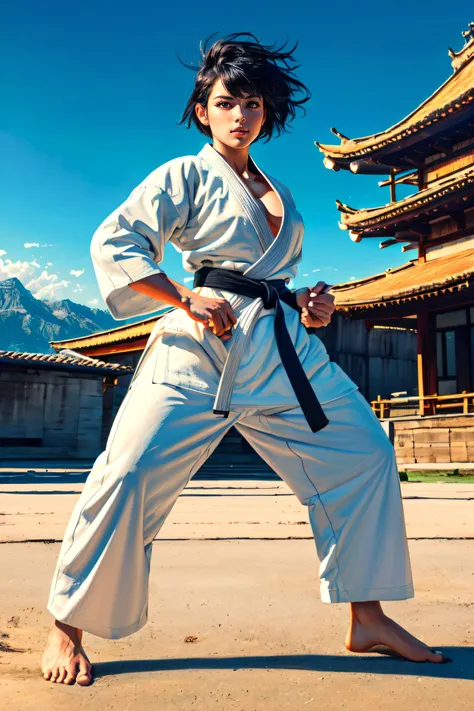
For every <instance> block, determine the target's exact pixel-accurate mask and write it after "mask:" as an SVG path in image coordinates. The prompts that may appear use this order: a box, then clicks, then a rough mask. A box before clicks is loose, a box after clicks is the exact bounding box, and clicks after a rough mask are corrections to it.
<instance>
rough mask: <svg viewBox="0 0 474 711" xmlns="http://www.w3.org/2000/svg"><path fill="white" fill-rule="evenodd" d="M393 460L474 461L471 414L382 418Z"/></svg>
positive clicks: (473, 419) (473, 433)
mask: <svg viewBox="0 0 474 711" xmlns="http://www.w3.org/2000/svg"><path fill="white" fill-rule="evenodd" d="M384 425H385V427H384V428H385V429H387V425H388V430H389V431H388V435H389V437H390V440H391V441H392V442H393V445H394V447H395V453H396V456H397V461H398V462H399V463H400V464H410V463H423V462H425V463H429V462H432V463H442V462H445V463H450V462H473V463H474V414H471V415H445V416H439V415H437V416H433V417H420V416H416V417H413V419H411V418H407V419H400V420H385V422H384Z"/></svg>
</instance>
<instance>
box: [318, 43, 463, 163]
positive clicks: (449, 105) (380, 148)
mask: <svg viewBox="0 0 474 711" xmlns="http://www.w3.org/2000/svg"><path fill="white" fill-rule="evenodd" d="M450 55H451V56H452V58H453V66H454V74H453V75H452V76H451V77H449V79H447V81H446V82H445V83H444V84H443V85H442V86H441V87H439V89H437V90H436V91H435V92H434V94H432V95H431V96H430V97H429V98H428V99H426V100H425V101H424V102H423V103H422V104H420V106H418V108H416V109H415V110H414V111H412V112H411V113H410V114H409V115H408V116H406V117H405V118H404V119H402V120H401V121H399V122H398V123H396V124H394V125H393V126H391V127H390V128H387V129H385V130H384V131H380V132H379V133H374V134H372V135H370V136H364V137H362V138H353V139H349V138H347V137H346V136H343V135H342V134H340V133H339V132H338V131H336V129H331V130H332V132H333V133H335V134H336V135H337V136H339V138H340V139H341V143H340V145H329V144H324V143H319V142H317V141H315V144H316V145H317V146H319V150H320V151H321V152H322V153H324V155H325V165H326V166H327V167H330V168H333V169H336V170H338V169H339V168H345V169H349V168H350V164H351V163H357V162H359V163H360V165H359V170H357V168H355V169H354V166H353V167H352V170H353V171H354V172H361V173H362V172H364V167H365V166H364V163H365V162H367V163H368V164H369V165H368V166H367V169H369V168H370V165H371V164H373V163H375V164H376V163H382V166H381V170H380V171H379V172H382V173H384V172H385V173H386V172H388V171H387V167H398V168H405V169H406V168H410V167H413V164H414V162H410V161H407V160H405V157H406V154H408V155H410V151H413V149H414V148H416V150H418V148H420V143H423V142H426V143H427V145H426V146H423V147H422V153H423V152H427V154H434V153H436V152H439V148H438V151H437V150H436V149H435V148H433V149H431V147H430V144H432V143H434V142H435V139H436V137H437V135H438V134H442V135H443V136H446V135H447V134H450V133H455V131H456V130H457V129H458V128H463V129H464V128H465V127H466V126H468V129H469V131H471V129H472V125H471V126H470V127H469V123H470V121H471V122H472V117H473V116H474V37H471V38H470V40H469V41H468V42H467V44H466V45H465V46H464V47H463V49H462V50H461V51H460V52H458V53H457V54H455V53H454V52H453V50H450ZM471 133H472V131H471ZM461 140H462V139H461V138H459V141H461ZM418 157H419V156H418ZM372 167H373V166H372ZM372 172H375V171H372Z"/></svg>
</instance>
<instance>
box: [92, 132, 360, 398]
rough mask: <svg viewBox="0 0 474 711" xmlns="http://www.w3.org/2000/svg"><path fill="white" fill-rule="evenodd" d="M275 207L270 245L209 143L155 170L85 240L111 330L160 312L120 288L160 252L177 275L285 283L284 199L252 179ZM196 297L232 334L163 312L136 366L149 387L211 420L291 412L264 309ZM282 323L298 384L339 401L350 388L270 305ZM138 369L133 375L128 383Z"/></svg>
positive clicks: (289, 203)
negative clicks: (160, 387)
mask: <svg viewBox="0 0 474 711" xmlns="http://www.w3.org/2000/svg"><path fill="white" fill-rule="evenodd" d="M249 162H251V163H253V166H254V169H255V170H256V172H260V173H261V175H262V176H264V178H265V179H266V180H267V181H268V182H269V183H270V185H271V186H272V188H273V189H274V191H275V193H276V194H277V195H278V197H279V199H280V201H281V203H282V211H283V217H282V222H281V227H280V230H279V232H278V234H277V236H276V237H274V235H273V233H272V231H271V229H270V226H269V224H268V221H267V217H266V212H265V207H264V206H263V204H262V203H261V201H260V200H258V199H257V198H255V197H254V196H253V195H252V193H251V192H250V190H249V189H248V188H247V186H246V185H245V183H244V182H243V181H242V180H241V179H240V178H239V176H238V175H237V173H236V172H235V171H234V170H233V168H231V166H230V165H229V164H228V163H227V161H226V160H225V158H224V157H223V156H222V155H221V154H220V153H219V152H218V151H216V150H215V149H214V148H213V146H212V145H211V144H210V143H206V144H205V145H204V147H203V148H202V150H201V151H200V152H199V153H198V154H197V155H187V156H180V157H178V158H174V159H172V160H170V161H168V162H166V163H163V164H162V165H160V166H159V167H158V168H157V169H156V170H154V171H153V172H152V173H151V174H150V175H149V176H148V177H147V178H145V180H144V181H143V182H142V183H141V184H140V185H138V186H137V187H136V188H135V190H133V192H132V193H131V195H130V196H129V198H128V199H127V200H126V201H125V202H124V203H123V204H122V205H121V206H120V207H118V208H117V209H116V210H115V211H114V212H113V213H112V214H111V215H110V216H109V217H108V218H107V219H106V220H105V221H104V222H103V223H102V224H101V225H100V226H99V228H98V229H97V230H96V232H95V233H94V236H93V238H92V244H91V256H92V261H93V264H94V269H95V272H96V275H97V279H98V283H99V288H100V291H101V294H102V296H103V298H104V300H105V302H106V304H107V306H108V308H109V310H110V312H111V314H112V316H113V317H114V318H116V319H125V318H130V317H131V316H138V315H145V314H149V313H151V312H156V311H157V310H158V309H160V308H162V307H164V306H166V304H164V303H163V302H160V301H158V300H156V299H153V298H151V297H149V296H146V295H145V294H141V293H139V292H137V291H135V290H134V289H131V288H130V284H132V283H133V282H136V281H138V280H140V279H143V278H144V277H147V276H149V275H150V274H161V273H163V270H162V269H161V268H160V266H159V265H160V264H161V262H162V259H163V252H164V247H165V244H166V243H167V242H168V241H169V242H171V243H172V244H173V246H174V247H175V248H176V249H177V250H178V251H179V252H181V253H182V258H183V267H184V269H185V270H186V271H188V272H191V273H193V272H195V271H196V270H197V269H199V268H200V267H201V266H206V265H209V266H214V267H221V268H224V269H237V270H239V271H241V272H244V273H245V274H246V275H248V276H250V277H253V278H254V279H286V280H287V282H289V281H290V279H292V278H293V277H295V276H296V274H297V271H298V268H297V264H298V262H300V261H301V254H302V242H303V233H304V225H303V220H302V217H301V215H300V213H299V212H298V211H297V209H296V206H295V202H294V200H293V197H292V194H291V192H290V190H289V189H288V188H287V187H286V185H284V184H283V183H281V182H280V181H279V180H277V179H276V178H273V177H271V176H269V175H268V174H266V173H264V172H263V171H262V170H261V169H260V168H258V166H257V165H256V163H255V161H254V160H253V159H252V158H251V157H250V156H249ZM195 290H196V291H199V293H201V294H202V295H203V296H220V297H223V298H225V299H227V301H229V303H230V304H231V306H232V308H233V310H234V312H235V314H236V316H237V318H238V323H237V325H236V326H235V327H234V329H233V337H232V338H231V339H229V340H228V341H221V340H220V338H218V337H217V336H216V335H215V334H213V333H212V331H211V330H210V329H207V328H205V327H204V325H203V324H202V323H198V322H197V321H194V320H193V319H191V318H190V317H189V316H188V314H187V313H186V312H185V311H184V310H183V309H179V308H178V309H173V310H172V311H170V312H168V313H167V314H166V315H165V316H163V317H161V318H159V319H158V321H157V323H156V324H155V327H154V329H153V332H152V334H151V336H150V339H149V341H148V343H147V346H146V349H145V351H144V353H143V356H142V361H141V362H143V359H144V358H147V357H152V358H154V359H155V366H154V375H153V382H156V383H169V384H171V385H176V386H179V387H183V388H189V389H191V390H198V391H201V392H204V393H207V394H209V395H211V396H213V397H215V402H214V404H213V407H214V409H216V410H229V409H231V407H232V408H234V409H235V408H236V407H252V406H255V407H260V406H261V407H264V408H265V409H268V408H273V407H274V408H275V411H280V410H282V409H289V408H291V407H298V401H297V399H296V395H295V393H294V391H293V388H292V387H291V384H290V381H289V379H288V376H287V375H286V372H285V370H284V368H283V365H282V363H281V360H280V357H279V354H278V350H277V347H276V343H275V336H274V325H273V320H274V311H275V309H274V308H271V309H264V308H263V302H262V299H260V298H258V299H251V298H249V297H244V296H238V295H237V294H234V293H231V292H228V291H223V290H220V289H211V288H209V287H196V289H195ZM282 307H283V309H284V311H285V320H286V324H287V328H288V331H289V333H290V336H291V338H292V341H293V344H294V346H295V349H296V352H297V353H298V356H299V358H300V361H301V363H302V365H303V368H304V370H305V373H306V375H307V377H308V379H309V380H310V382H311V385H312V387H313V388H314V390H315V393H316V395H317V397H318V399H319V401H320V403H322V404H324V403H325V402H328V401H329V400H334V399H336V398H338V397H342V396H343V395H345V394H347V393H348V392H352V391H353V390H356V389H357V385H356V384H355V383H354V382H353V381H352V380H351V379H350V378H349V377H348V376H347V375H346V374H345V373H344V371H342V370H341V368H339V366H338V365H337V364H335V363H333V362H331V361H330V360H329V357H328V354H327V351H326V349H325V347H324V345H323V343H322V342H321V340H320V339H319V338H318V337H317V335H316V334H309V333H308V332H307V331H306V328H305V327H304V326H303V324H302V323H301V321H300V315H299V313H298V312H297V311H295V310H294V309H292V308H291V307H289V306H288V305H287V304H285V303H283V302H282ZM139 369H140V363H139V364H138V366H137V370H136V372H135V375H134V378H135V377H136V376H137V373H138V371H139Z"/></svg>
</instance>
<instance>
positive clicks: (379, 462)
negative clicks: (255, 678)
mask: <svg viewBox="0 0 474 711" xmlns="http://www.w3.org/2000/svg"><path fill="white" fill-rule="evenodd" d="M153 361H154V359H153V358H146V359H145V360H144V361H143V362H142V363H141V364H140V367H139V372H138V374H136V376H135V377H134V379H133V381H132V383H131V385H130V388H129V390H128V392H127V394H126V396H125V398H124V400H123V402H122V404H121V407H120V409H119V411H118V413H117V416H116V418H115V421H114V424H113V427H112V429H111V432H110V435H109V438H108V441H107V446H106V449H105V451H103V452H102V453H101V454H100V455H99V456H98V458H97V459H96V461H95V463H94V466H93V468H92V471H91V472H90V474H89V476H88V478H87V481H86V482H85V484H84V489H83V491H82V493H81V496H80V497H79V499H78V501H77V503H76V506H75V508H74V511H73V513H72V515H71V518H70V521H69V523H68V526H67V529H66V532H65V535H64V540H63V543H62V547H61V550H60V554H59V558H58V561H57V565H56V570H55V574H54V576H53V581H52V584H51V591H50V596H49V601H48V604H47V608H48V610H49V611H50V612H51V613H52V614H53V615H54V617H55V618H56V619H57V620H60V621H61V622H64V623H66V624H69V625H73V626H74V627H78V628H79V629H82V630H84V631H86V632H89V633H91V634H94V635H97V636H99V637H104V638H107V639H118V638H121V637H126V636H127V635H130V634H133V633H134V632H136V631H137V630H139V629H140V628H141V627H143V626H144V625H145V624H146V622H147V620H148V580H149V573H150V560H151V553H152V542H153V539H154V538H155V536H156V535H157V533H158V532H159V530H160V528H161V527H162V525H163V523H164V521H165V519H166V517H167V515H168V514H169V513H170V511H171V509H172V507H173V505H174V503H175V502H176V499H177V498H178V496H179V494H180V493H181V491H182V490H183V488H184V487H185V486H186V484H187V483H188V482H189V480H190V479H191V477H192V476H193V474H194V473H195V472H197V470H198V469H199V468H200V467H201V465H202V464H203V463H204V462H205V461H206V459H207V458H208V457H209V455H210V454H211V453H212V451H213V450H214V449H215V448H216V446H217V445H218V443H219V442H220V440H221V439H222V438H223V436H224V435H225V433H226V432H227V431H228V430H229V429H230V427H231V426H232V425H233V426H235V427H236V429H237V430H238V431H239V432H240V433H241V434H242V435H243V436H244V437H245V439H246V440H247V441H248V442H249V443H250V444H251V445H252V447H253V448H254V449H255V450H256V451H257V452H258V454H259V455H260V456H261V457H262V458H263V459H264V460H265V461H266V462H268V464H269V465H270V466H271V467H272V468H273V469H274V470H275V471H276V472H277V474H279V476H280V477H281V478H282V479H283V480H284V481H285V482H286V483H287V484H288V486H289V487H290V488H291V490H292V491H293V492H294V493H295V495H296V496H297V497H298V499H299V501H300V502H301V503H302V504H303V505H305V506H307V507H308V512H309V520H310V523H311V527H312V531H313V534H314V539H315V543H316V550H317V555H318V558H319V561H320V569H319V572H320V584H321V587H320V591H321V600H322V601H323V602H328V603H334V602H336V603H337V602H351V601H363V600H402V599H406V598H410V597H413V595H414V591H413V582H412V575H411V567H410V559H409V553H408V545H407V539H406V531H405V520H404V514H403V508H402V500H401V490H400V481H399V476H398V470H397V466H396V461H395V455H394V450H393V447H392V445H391V443H390V441H389V439H388V438H387V436H386V435H385V432H384V431H383V429H382V426H381V425H380V423H379V421H378V420H377V418H376V416H375V415H374V413H373V412H372V409H371V407H370V405H369V404H368V403H367V401H366V400H365V399H364V397H363V396H362V395H361V393H360V392H359V391H358V390H355V391H353V392H351V393H349V394H348V395H345V396H343V397H340V398H338V399H336V400H332V401H330V402H326V403H324V405H323V407H324V411H325V413H326V415H327V417H328V419H329V425H327V426H326V427H325V428H324V429H322V430H320V431H318V432H311V430H310V428H309V426H308V423H307V421H306V419H305V417H304V415H303V413H302V410H301V408H300V407H297V408H293V409H287V410H286V411H285V412H280V413H278V414H268V413H267V414H265V409H264V408H261V407H259V408H255V407H253V408H243V407H242V408H240V409H239V410H237V409H231V410H230V413H229V417H228V418H222V417H218V416H216V415H215V414H213V412H212V403H213V398H212V397H209V395H207V394H206V393H202V392H198V391H193V390H189V389H184V388H179V387H176V386H173V385H168V384H164V383H154V384H152V369H153ZM274 409H275V408H274V407H273V410H274Z"/></svg>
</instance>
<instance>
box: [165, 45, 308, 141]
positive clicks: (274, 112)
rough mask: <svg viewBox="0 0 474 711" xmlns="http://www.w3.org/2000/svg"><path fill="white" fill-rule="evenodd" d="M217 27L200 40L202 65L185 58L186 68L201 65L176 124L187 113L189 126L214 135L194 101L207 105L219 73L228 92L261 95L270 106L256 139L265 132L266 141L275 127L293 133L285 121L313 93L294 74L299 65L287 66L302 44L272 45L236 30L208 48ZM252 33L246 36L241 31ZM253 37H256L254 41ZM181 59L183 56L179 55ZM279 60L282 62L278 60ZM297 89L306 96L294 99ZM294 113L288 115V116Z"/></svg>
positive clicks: (234, 94)
mask: <svg viewBox="0 0 474 711" xmlns="http://www.w3.org/2000/svg"><path fill="white" fill-rule="evenodd" d="M214 34H216V33H213V34H212V35H210V36H209V37H208V38H207V39H206V40H205V41H204V44H203V43H202V42H201V43H200V45H199V49H200V53H201V61H200V63H199V66H198V68H196V67H195V66H189V65H187V64H184V62H181V60H179V61H180V62H181V63H182V64H184V66H186V67H187V68H188V69H193V70H194V71H197V74H196V79H195V83H194V90H193V92H192V94H191V96H190V97H189V101H188V103H187V105H186V108H185V110H184V112H183V115H182V117H181V119H180V120H179V121H178V123H177V125H179V124H181V123H184V122H185V121H186V119H187V125H186V128H190V126H191V122H193V123H194V124H195V126H196V128H197V129H198V130H199V131H200V132H201V133H204V134H205V135H206V136H212V132H211V129H210V127H209V126H204V125H203V124H202V123H201V122H200V121H199V119H198V117H197V116H196V112H195V109H194V107H195V105H196V104H201V105H202V106H204V107H206V106H207V103H208V100H209V95H210V93H211V89H212V86H213V84H214V82H215V81H216V79H220V80H221V81H222V83H223V85H224V86H225V88H226V91H228V92H229V94H230V95H232V96H235V97H237V96H238V97H240V98H243V96H244V94H249V95H251V96H259V97H261V99H262V100H263V102H264V106H265V109H266V117H265V122H264V123H263V125H262V128H261V130H260V133H259V135H258V137H257V139H256V140H257V141H258V140H261V139H263V138H266V139H267V140H266V141H265V142H268V141H269V140H270V138H271V137H272V136H273V133H274V131H277V135H278V136H280V135H281V133H282V132H287V133H290V131H288V129H287V126H286V124H287V122H288V121H292V120H293V119H294V117H295V115H296V107H297V106H298V107H300V108H302V109H303V111H304V115H306V110H305V109H304V108H303V107H302V104H304V103H305V102H306V101H309V99H310V98H311V92H310V91H309V89H308V88H307V87H306V86H305V85H304V84H303V83H302V82H300V81H299V80H298V79H296V78H295V77H294V76H291V75H292V74H293V72H294V70H295V69H297V68H298V67H299V66H300V65H299V64H296V66H293V67H291V66H289V61H290V62H292V63H295V59H294V58H293V57H292V53H293V52H294V50H295V49H296V47H297V46H298V42H296V44H295V46H294V47H293V48H292V49H291V50H289V51H283V48H284V46H285V45H282V47H280V48H276V47H275V46H274V45H271V46H264V45H262V44H261V43H260V42H259V41H258V40H257V38H256V37H255V35H253V34H252V33H250V32H234V33H232V34H230V35H227V36H225V37H223V38H222V39H219V40H217V41H215V42H214V44H212V46H211V47H210V48H207V45H208V43H209V42H210V40H211V37H212V36H213V35H214ZM241 36H244V37H250V38H251V40H243V39H239V40H237V38H238V37H241ZM252 40H254V41H252ZM178 59H179V57H178ZM278 62H281V63H282V64H283V66H280V65H279V64H278ZM297 91H301V92H304V94H305V96H304V97H303V98H301V99H299V100H298V99H295V98H294V94H295V92H297ZM289 116H290V117H291V118H290V119H288V117H289Z"/></svg>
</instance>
